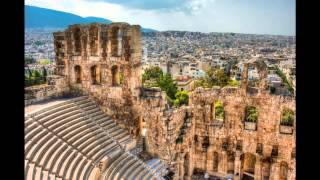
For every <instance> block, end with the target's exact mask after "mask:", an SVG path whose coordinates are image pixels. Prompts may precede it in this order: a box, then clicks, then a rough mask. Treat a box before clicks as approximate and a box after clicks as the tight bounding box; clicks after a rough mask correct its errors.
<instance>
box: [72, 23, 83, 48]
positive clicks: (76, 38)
mask: <svg viewBox="0 0 320 180" xmlns="http://www.w3.org/2000/svg"><path fill="white" fill-rule="evenodd" d="M80 38H81V32H80V28H75V30H74V33H73V39H74V47H75V50H74V51H75V52H76V53H80V52H81V39H80Z"/></svg>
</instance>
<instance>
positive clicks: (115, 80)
mask: <svg viewBox="0 0 320 180" xmlns="http://www.w3.org/2000/svg"><path fill="white" fill-rule="evenodd" d="M111 73H112V86H118V85H119V68H118V66H117V65H113V66H112V68H111Z"/></svg>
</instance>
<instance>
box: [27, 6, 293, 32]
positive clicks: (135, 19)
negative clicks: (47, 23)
mask: <svg viewBox="0 0 320 180" xmlns="http://www.w3.org/2000/svg"><path fill="white" fill-rule="evenodd" d="M295 3H296V2H295V0H25V4H27V5H33V6H37V7H43V8H48V9H54V10H60V11H65V12H69V13H73V14H77V15H80V16H83V17H87V16H96V17H102V18H106V19H109V20H111V21H117V22H128V23H130V24H139V25H141V26H143V27H146V28H153V29H156V30H160V31H165V30H185V31H200V32H236V33H256V34H276V35H295V26H296V24H295V18H296V14H295V9H296V5H295Z"/></svg>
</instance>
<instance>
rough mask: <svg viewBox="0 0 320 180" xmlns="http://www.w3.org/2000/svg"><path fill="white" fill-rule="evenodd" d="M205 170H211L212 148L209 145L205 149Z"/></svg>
mask: <svg viewBox="0 0 320 180" xmlns="http://www.w3.org/2000/svg"><path fill="white" fill-rule="evenodd" d="M205 168H206V171H212V168H213V147H212V145H209V147H208V149H207V155H206V164H205Z"/></svg>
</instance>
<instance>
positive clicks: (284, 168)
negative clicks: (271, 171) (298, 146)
mask: <svg viewBox="0 0 320 180" xmlns="http://www.w3.org/2000/svg"><path fill="white" fill-rule="evenodd" d="M279 179H280V180H287V179H288V163H286V162H284V161H283V162H281V163H280V175H279Z"/></svg>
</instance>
